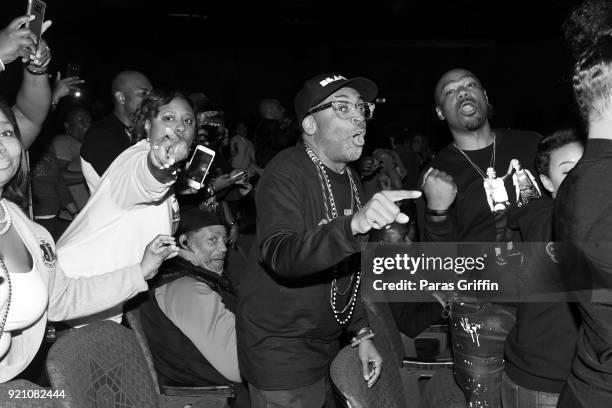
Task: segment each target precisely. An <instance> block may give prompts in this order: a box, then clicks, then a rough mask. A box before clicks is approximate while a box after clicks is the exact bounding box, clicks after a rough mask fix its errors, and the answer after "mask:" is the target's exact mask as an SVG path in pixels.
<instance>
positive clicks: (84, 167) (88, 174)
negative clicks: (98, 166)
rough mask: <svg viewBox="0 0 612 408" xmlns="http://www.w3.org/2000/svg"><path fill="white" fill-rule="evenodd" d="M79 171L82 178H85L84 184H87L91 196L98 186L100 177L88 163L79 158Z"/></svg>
mask: <svg viewBox="0 0 612 408" xmlns="http://www.w3.org/2000/svg"><path fill="white" fill-rule="evenodd" d="M81 171H82V172H83V177H84V178H85V182H86V183H87V188H88V189H89V194H93V192H94V191H95V189H96V187H98V184H100V179H101V177H100V175H99V174H98V172H97V171H96V170H95V169H94V168H93V166H92V165H91V164H89V162H88V161H85V160H83V158H82V157H81Z"/></svg>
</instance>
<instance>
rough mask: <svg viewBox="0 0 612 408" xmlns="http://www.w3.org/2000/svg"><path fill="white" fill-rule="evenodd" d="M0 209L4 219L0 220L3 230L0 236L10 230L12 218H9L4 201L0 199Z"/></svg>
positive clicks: (0, 231)
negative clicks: (0, 208)
mask: <svg viewBox="0 0 612 408" xmlns="http://www.w3.org/2000/svg"><path fill="white" fill-rule="evenodd" d="M0 207H2V211H3V212H4V217H2V219H0V224H4V228H2V229H1V230H0V235H4V234H6V232H7V231H8V230H9V229H10V228H11V224H12V223H13V217H11V214H10V213H9V211H8V208H7V206H6V203H5V202H4V199H0Z"/></svg>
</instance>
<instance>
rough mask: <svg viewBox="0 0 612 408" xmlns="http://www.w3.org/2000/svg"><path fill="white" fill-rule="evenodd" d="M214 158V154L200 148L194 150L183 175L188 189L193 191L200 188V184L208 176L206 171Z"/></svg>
mask: <svg viewBox="0 0 612 408" xmlns="http://www.w3.org/2000/svg"><path fill="white" fill-rule="evenodd" d="M206 150H208V149H206ZM214 158H215V155H214V153H210V152H208V151H205V150H202V149H201V148H196V150H195V152H194V153H193V156H192V157H191V160H190V161H189V167H188V168H187V173H186V174H185V178H186V182H187V184H188V185H189V186H190V187H192V188H195V189H199V188H200V186H201V185H202V182H203V181H204V179H205V178H206V175H207V174H208V170H209V169H210V165H211V164H212V162H213V160H214Z"/></svg>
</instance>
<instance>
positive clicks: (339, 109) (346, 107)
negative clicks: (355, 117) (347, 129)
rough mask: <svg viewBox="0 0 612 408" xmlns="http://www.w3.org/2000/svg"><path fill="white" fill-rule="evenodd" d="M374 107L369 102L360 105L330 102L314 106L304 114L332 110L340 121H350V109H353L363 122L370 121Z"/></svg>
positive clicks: (346, 102)
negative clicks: (361, 117)
mask: <svg viewBox="0 0 612 408" xmlns="http://www.w3.org/2000/svg"><path fill="white" fill-rule="evenodd" d="M375 107H376V105H374V104H373V103H371V102H360V103H352V102H348V101H331V102H328V103H324V104H323V105H320V106H316V107H314V108H312V109H310V110H309V111H308V112H306V114H307V115H310V114H311V113H315V112H320V111H322V110H325V109H327V108H332V109H333V110H334V112H335V113H336V116H338V117H339V118H340V119H351V109H352V108H355V110H356V111H357V112H359V114H360V115H362V116H363V118H364V119H365V120H370V119H372V117H373V116H374V108H375Z"/></svg>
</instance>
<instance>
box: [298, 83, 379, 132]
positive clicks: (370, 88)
mask: <svg viewBox="0 0 612 408" xmlns="http://www.w3.org/2000/svg"><path fill="white" fill-rule="evenodd" d="M344 87H348V88H353V89H354V90H356V91H357V92H359V94H360V95H361V97H362V98H363V100H364V101H366V102H371V101H372V100H373V99H374V98H375V97H376V94H377V93H378V86H377V85H376V84H375V83H374V82H373V81H371V80H369V79H367V78H362V77H355V78H348V79H347V78H346V77H344V76H342V75H338V74H319V75H317V76H315V77H314V78H310V79H309V80H307V81H306V82H304V86H303V87H302V89H300V91H299V92H298V93H297V95H296V96H295V100H294V101H293V104H294V107H295V114H296V116H297V119H298V121H299V122H301V121H302V119H304V117H305V116H306V112H308V110H309V109H311V108H313V107H315V106H316V105H318V104H319V103H321V102H322V101H323V100H324V99H325V98H327V97H328V96H329V95H331V94H333V93H334V92H336V91H337V90H338V89H340V88H344Z"/></svg>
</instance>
